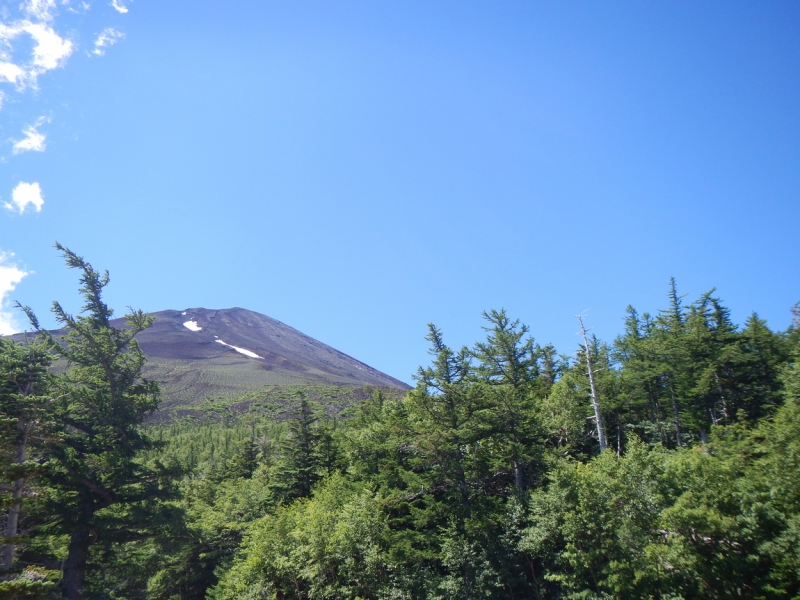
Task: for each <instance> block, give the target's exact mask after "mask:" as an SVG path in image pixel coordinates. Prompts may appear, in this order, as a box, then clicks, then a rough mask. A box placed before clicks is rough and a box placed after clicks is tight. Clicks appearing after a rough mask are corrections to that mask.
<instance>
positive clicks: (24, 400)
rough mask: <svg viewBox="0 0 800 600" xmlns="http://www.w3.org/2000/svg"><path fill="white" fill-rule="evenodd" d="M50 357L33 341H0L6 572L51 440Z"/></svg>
mask: <svg viewBox="0 0 800 600" xmlns="http://www.w3.org/2000/svg"><path fill="white" fill-rule="evenodd" d="M51 360H52V359H51V355H50V354H49V353H48V352H47V348H46V346H44V345H43V344H41V343H39V342H37V341H34V343H32V344H29V345H23V344H17V343H14V342H13V341H12V340H10V339H5V338H0V476H1V477H2V479H1V480H0V493H2V496H0V498H2V504H0V506H2V512H3V513H4V517H5V518H4V521H5V530H4V532H3V534H4V535H3V537H4V538H5V541H4V546H3V553H2V561H0V565H2V569H3V570H6V571H7V570H10V569H12V568H13V566H14V559H15V553H16V546H17V543H16V541H17V536H18V535H20V534H21V533H22V532H21V531H20V519H21V517H22V512H23V511H22V508H23V503H24V502H25V497H26V496H28V495H29V492H30V483H31V479H32V478H33V477H34V476H35V475H36V474H37V473H39V472H40V471H41V469H42V466H41V462H42V461H43V460H44V455H43V452H42V450H43V447H44V445H45V443H46V442H47V441H48V439H49V438H50V437H51V436H52V431H53V422H52V412H51V411H50V410H49V404H50V397H49V396H48V392H49V388H48V383H49V382H50V379H51V378H50V376H49V375H48V373H47V367H48V366H49V365H50V363H51Z"/></svg>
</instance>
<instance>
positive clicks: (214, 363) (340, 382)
mask: <svg viewBox="0 0 800 600" xmlns="http://www.w3.org/2000/svg"><path fill="white" fill-rule="evenodd" d="M150 314H152V316H154V317H155V321H154V323H153V325H152V326H151V327H150V328H149V329H146V330H144V331H142V332H141V333H140V334H139V335H137V336H136V339H137V340H138V341H139V345H140V347H141V348H142V350H143V351H144V353H145V354H146V355H147V358H148V360H147V366H146V367H145V376H146V377H148V378H150V379H153V380H155V381H157V382H158V383H160V384H161V387H162V392H163V402H162V408H168V407H170V406H175V405H187V404H196V403H200V402H204V401H205V400H206V399H208V398H215V397H227V398H229V397H234V396H238V395H241V394H244V393H247V392H253V391H257V390H262V389H264V388H266V387H268V386H285V385H326V386H363V385H372V386H379V387H390V388H398V389H403V390H406V389H410V388H409V386H408V385H407V384H405V383H403V382H402V381H399V380H397V379H395V378H394V377H390V376H389V375H386V374H385V373H381V372H380V371H378V370H377V369H373V368H372V367H370V366H369V365H366V364H364V363H362V362H360V361H358V360H356V359H354V358H352V357H350V356H348V355H347V354H344V353H343V352H340V351H338V350H336V349H335V348H331V347H330V346H328V345H326V344H323V343H322V342H320V341H318V340H315V339H314V338H312V337H309V336H307V335H305V334H304V333H301V332H299V331H297V330H296V329H294V328H292V327H289V326H288V325H286V324H284V323H281V322H280V321H278V320H276V319H272V318H270V317H268V316H266V315H262V314H259V313H256V312H253V311H251V310H246V309H243V308H228V309H222V310H210V309H207V308H188V309H186V310H162V311H159V312H155V313H150ZM112 324H113V325H114V326H115V327H124V326H125V320H124V319H114V320H113V321H112ZM53 333H55V334H56V335H58V334H59V333H61V332H60V331H56V332H53ZM14 337H15V338H20V337H22V336H21V335H17V336H14Z"/></svg>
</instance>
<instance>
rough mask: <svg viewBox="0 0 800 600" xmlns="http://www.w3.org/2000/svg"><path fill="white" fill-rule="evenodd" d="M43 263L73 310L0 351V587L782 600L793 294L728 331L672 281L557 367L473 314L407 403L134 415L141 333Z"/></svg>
mask: <svg viewBox="0 0 800 600" xmlns="http://www.w3.org/2000/svg"><path fill="white" fill-rule="evenodd" d="M62 250H63V252H64V254H65V257H66V258H67V262H68V265H69V266H71V267H73V268H76V269H77V270H78V271H79V272H80V274H81V293H82V294H83V296H84V298H85V311H84V313H82V314H81V315H80V316H72V315H69V314H67V313H65V312H64V311H63V310H62V309H61V308H60V306H59V305H55V309H54V310H55V311H56V315H57V317H58V319H59V321H60V323H61V324H62V325H63V326H64V327H65V329H66V330H67V335H66V337H65V338H64V340H63V341H62V340H56V339H54V338H52V337H49V336H48V335H47V334H43V335H42V336H41V337H40V338H38V339H37V340H36V341H33V342H31V343H29V344H18V343H13V342H12V341H10V340H8V339H5V338H0V377H1V378H0V407H1V408H0V410H2V420H0V444H1V445H0V451H1V452H2V464H1V465H0V475H1V476H2V482H0V491H2V498H3V504H2V518H3V526H4V532H5V539H4V544H5V545H4V550H3V554H2V565H3V573H2V576H1V577H2V581H0V597H3V598H59V597H65V598H70V599H73V598H130V599H138V598H153V599H164V600H166V599H190V598H213V599H218V600H222V599H231V600H233V599H246V598H253V599H255V598H319V599H323V598H325V599H327V598H342V599H345V598H364V599H366V598H375V599H378V598H387V599H388V598H397V599H400V598H409V599H411V598H442V599H445V598H447V599H450V598H452V599H462V598H463V599H467V598H582V599H590V598H597V599H599V598H663V599H678V598H685V599H694V598H698V599H699V598H765V599H766V598H770V599H772V598H776V599H777V598H796V597H800V477H798V474H800V470H799V469H800V364H798V361H797V359H798V356H800V354H799V353H800V312H799V311H800V305H798V307H796V309H795V313H794V317H795V318H794V322H793V323H792V325H791V326H789V327H788V329H787V330H785V331H773V330H771V329H770V328H769V327H768V326H767V325H766V323H765V322H764V321H763V320H761V319H759V317H758V316H757V315H755V314H753V315H752V316H751V317H750V318H748V319H747V321H746V322H745V323H744V324H741V325H738V324H736V323H733V322H732V320H731V317H730V314H729V311H728V310H727V309H726V307H725V306H724V304H723V302H722V301H721V300H720V299H719V298H718V297H717V296H716V295H715V293H714V292H713V291H712V292H709V293H707V294H704V295H702V296H701V297H700V298H698V299H696V300H693V301H686V300H684V299H683V298H682V297H681V296H680V295H679V293H678V290H677V289H676V285H675V282H674V281H673V282H672V283H671V285H670V286H669V288H668V289H667V290H666V291H667V292H668V293H667V294H666V297H665V308H664V309H663V310H659V311H657V312H651V313H648V312H641V313H640V312H638V311H637V310H636V309H635V308H633V307H628V309H627V319H626V322H625V329H624V331H623V332H621V334H620V335H619V336H618V337H617V338H616V339H614V340H605V341H604V340H598V339H596V338H593V337H591V336H590V335H588V334H587V336H586V337H585V344H584V345H583V346H581V347H580V348H579V349H578V352H577V353H575V352H572V349H556V348H554V347H552V346H550V345H540V344H539V343H537V342H536V341H535V340H534V338H533V337H531V335H530V332H529V330H528V328H527V327H526V326H525V325H523V324H521V323H519V322H518V321H516V320H514V318H513V316H510V315H508V314H506V312H505V311H503V310H497V311H494V310H492V311H488V312H486V313H485V314H484V315H483V319H484V322H483V326H484V330H485V337H484V339H482V340H479V341H477V342H476V343H475V344H474V345H473V346H471V347H464V348H451V347H449V346H448V345H447V342H446V337H445V334H444V333H443V332H441V331H440V330H439V329H437V328H436V327H435V326H434V325H430V326H429V335H428V341H429V343H430V355H431V358H430V363H429V364H428V365H424V366H422V367H420V369H419V371H418V373H417V374H416V387H415V388H414V389H413V390H412V391H410V392H408V393H407V394H406V395H404V396H400V395H397V396H387V395H386V394H385V393H384V392H382V391H381V390H375V391H374V393H373V395H372V396H371V397H369V398H367V399H364V400H359V401H357V402H351V403H349V404H348V406H346V407H345V406H342V407H339V408H342V409H343V410H338V409H337V410H335V411H331V410H325V407H324V406H322V405H321V404H320V403H319V402H317V401H315V394H313V393H311V390H309V389H304V388H303V387H302V386H299V387H295V388H287V389H286V390H285V395H286V398H285V400H286V403H285V404H284V405H283V408H282V410H281V411H280V414H278V413H276V411H275V410H269V408H270V407H265V406H264V405H263V404H258V403H253V404H251V405H246V408H247V410H241V411H239V412H236V413H231V412H225V410H218V411H217V412H214V411H212V410H209V411H207V412H206V413H203V412H202V411H198V412H197V413H194V414H192V415H190V416H188V417H184V418H180V419H177V420H173V421H172V422H170V423H167V424H163V425H154V424H149V425H148V424H145V423H146V418H147V417H148V416H149V415H152V414H153V412H154V411H155V410H156V408H157V406H158V401H159V395H158V389H157V386H156V385H155V384H153V383H152V382H149V381H147V380H146V379H143V378H142V369H143V366H144V364H145V360H146V357H145V355H144V353H142V352H141V350H140V349H139V347H138V345H137V343H136V334H137V333H139V332H140V331H142V330H144V329H146V328H147V327H148V326H149V325H150V323H151V320H150V319H149V318H148V317H147V316H146V315H143V314H142V313H139V312H132V313H131V314H130V315H129V316H128V320H127V322H128V327H127V328H125V329H117V328H115V327H113V325H112V324H111V322H110V320H111V311H110V309H109V308H108V307H107V306H106V305H105V304H104V302H103V300H102V289H103V287H104V286H105V284H106V283H107V278H105V277H104V276H103V275H102V274H100V273H98V272H96V271H95V270H94V269H93V268H92V267H91V265H89V264H88V263H86V262H85V261H84V260H83V259H82V258H80V257H78V256H76V255H74V254H73V253H71V252H70V251H68V250H66V249H62ZM27 312H28V314H29V316H30V317H31V318H32V319H34V322H35V316H34V315H33V313H32V312H31V311H30V310H28V311H27ZM787 316H788V311H787ZM787 320H788V319H787ZM560 352H563V353H564V354H561V353H560ZM57 357H64V358H66V359H67V360H68V361H69V363H70V365H71V367H70V368H69V369H68V370H67V372H66V373H63V374H53V373H52V372H51V371H49V370H48V365H49V364H50V363H51V362H52V361H53V360H54V359H55V358H57ZM319 398H321V396H320V395H319V393H318V394H317V395H316V399H319Z"/></svg>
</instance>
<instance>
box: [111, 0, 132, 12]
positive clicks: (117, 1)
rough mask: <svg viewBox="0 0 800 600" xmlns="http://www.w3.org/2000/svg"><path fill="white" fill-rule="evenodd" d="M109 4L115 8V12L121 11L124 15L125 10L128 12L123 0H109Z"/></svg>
mask: <svg viewBox="0 0 800 600" xmlns="http://www.w3.org/2000/svg"><path fill="white" fill-rule="evenodd" d="M111 6H113V7H114V9H115V10H116V11H117V12H121V13H122V14H123V15H124V14H125V13H126V12H128V7H127V6H125V4H124V3H123V1H122V0H111Z"/></svg>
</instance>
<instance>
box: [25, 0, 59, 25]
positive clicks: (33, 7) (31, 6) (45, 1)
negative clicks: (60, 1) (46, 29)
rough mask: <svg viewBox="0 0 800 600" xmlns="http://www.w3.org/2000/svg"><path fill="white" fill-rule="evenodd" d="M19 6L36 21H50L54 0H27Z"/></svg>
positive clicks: (54, 7) (54, 6) (54, 5)
mask: <svg viewBox="0 0 800 600" xmlns="http://www.w3.org/2000/svg"><path fill="white" fill-rule="evenodd" d="M21 8H22V10H24V11H25V12H26V13H27V14H28V15H30V16H31V17H32V18H34V19H36V20H37V21H52V20H53V16H54V15H53V13H54V12H55V10H56V0H28V1H27V2H23V3H22V7H21Z"/></svg>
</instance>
